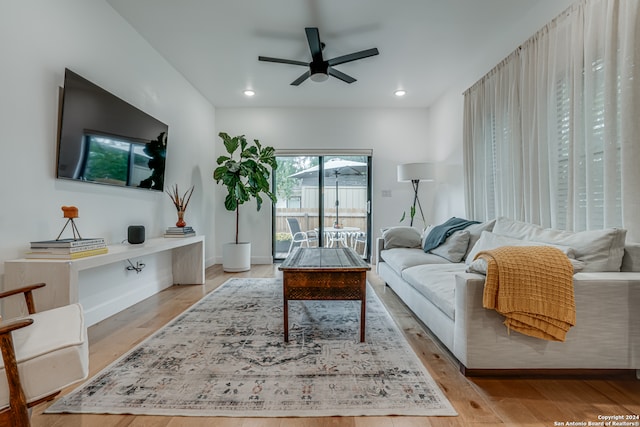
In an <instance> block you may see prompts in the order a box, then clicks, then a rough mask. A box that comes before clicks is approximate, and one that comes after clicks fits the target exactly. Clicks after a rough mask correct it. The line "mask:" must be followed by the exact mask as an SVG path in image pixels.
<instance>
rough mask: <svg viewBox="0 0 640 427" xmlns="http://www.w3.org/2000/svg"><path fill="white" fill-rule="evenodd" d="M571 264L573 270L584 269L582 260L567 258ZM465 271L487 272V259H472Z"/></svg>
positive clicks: (576, 271)
mask: <svg viewBox="0 0 640 427" xmlns="http://www.w3.org/2000/svg"><path fill="white" fill-rule="evenodd" d="M569 261H570V262H571V265H572V266H573V272H574V273H578V272H580V271H582V270H583V269H584V262H582V261H578V260H577V259H571V258H569ZM467 273H479V274H484V275H486V274H487V260H486V259H483V258H478V259H477V260H475V261H473V262H472V263H471V264H469V266H468V267H467Z"/></svg>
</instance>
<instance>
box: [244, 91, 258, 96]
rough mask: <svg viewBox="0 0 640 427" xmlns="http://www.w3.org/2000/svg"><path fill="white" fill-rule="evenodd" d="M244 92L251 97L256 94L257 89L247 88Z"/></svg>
mask: <svg viewBox="0 0 640 427" xmlns="http://www.w3.org/2000/svg"><path fill="white" fill-rule="evenodd" d="M243 93H244V94H245V96H249V97H251V96H253V95H255V94H256V93H255V91H253V90H251V89H247V90H245V91H244V92H243Z"/></svg>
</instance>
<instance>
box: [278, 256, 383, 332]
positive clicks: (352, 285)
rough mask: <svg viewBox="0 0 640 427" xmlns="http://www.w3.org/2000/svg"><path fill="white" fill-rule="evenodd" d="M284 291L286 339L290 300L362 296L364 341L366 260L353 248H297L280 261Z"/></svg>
mask: <svg viewBox="0 0 640 427" xmlns="http://www.w3.org/2000/svg"><path fill="white" fill-rule="evenodd" d="M279 269H280V270H281V271H282V279H283V280H282V283H283V294H284V310H283V311H284V341H285V342H289V301H290V300H360V342H363V341H364V331H365V323H366V300H367V271H368V270H371V266H369V264H367V263H366V262H365V261H364V260H363V259H362V258H361V257H360V256H359V255H358V254H357V253H356V252H355V251H354V250H353V249H351V248H298V249H296V250H295V251H294V252H291V254H289V256H288V257H287V259H285V260H284V262H283V263H282V264H281V265H280V267H279Z"/></svg>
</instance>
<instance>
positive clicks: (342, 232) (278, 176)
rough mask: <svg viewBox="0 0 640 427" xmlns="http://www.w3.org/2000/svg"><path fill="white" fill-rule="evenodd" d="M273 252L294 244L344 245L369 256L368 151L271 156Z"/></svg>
mask: <svg viewBox="0 0 640 427" xmlns="http://www.w3.org/2000/svg"><path fill="white" fill-rule="evenodd" d="M276 160H277V162H278V169H277V170H276V173H275V174H274V189H275V192H276V195H277V197H278V203H277V204H276V205H275V206H274V214H273V218H274V226H273V256H274V259H275V260H282V259H284V258H286V256H287V255H288V253H289V252H290V251H291V250H292V249H293V248H295V247H298V246H311V247H314V246H323V247H338V246H349V247H351V248H353V249H354V250H355V251H356V252H357V253H358V254H359V255H360V256H362V257H363V258H364V259H367V260H368V259H369V257H370V256H369V254H370V251H371V249H370V248H371V244H370V235H371V233H370V228H371V215H370V200H371V190H370V187H371V185H370V183H371V180H370V170H371V155H370V154H349V155H345V154H340V155H337V154H326V155H314V156H308V155H299V156H296V155H286V156H285V155H282V156H280V155H279V156H277V158H276Z"/></svg>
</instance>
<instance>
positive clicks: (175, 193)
mask: <svg viewBox="0 0 640 427" xmlns="http://www.w3.org/2000/svg"><path fill="white" fill-rule="evenodd" d="M194 187H195V186H191V188H190V189H189V190H187V191H185V192H184V194H183V195H182V197H180V190H179V189H178V184H176V185H174V186H173V188H172V189H171V192H169V190H167V194H168V195H169V197H170V198H171V201H172V202H173V205H174V206H175V207H176V210H177V211H178V222H176V227H184V226H185V225H187V223H186V222H185V221H184V213H185V211H186V210H187V206H189V200H191V195H192V194H193V189H194Z"/></svg>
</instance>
